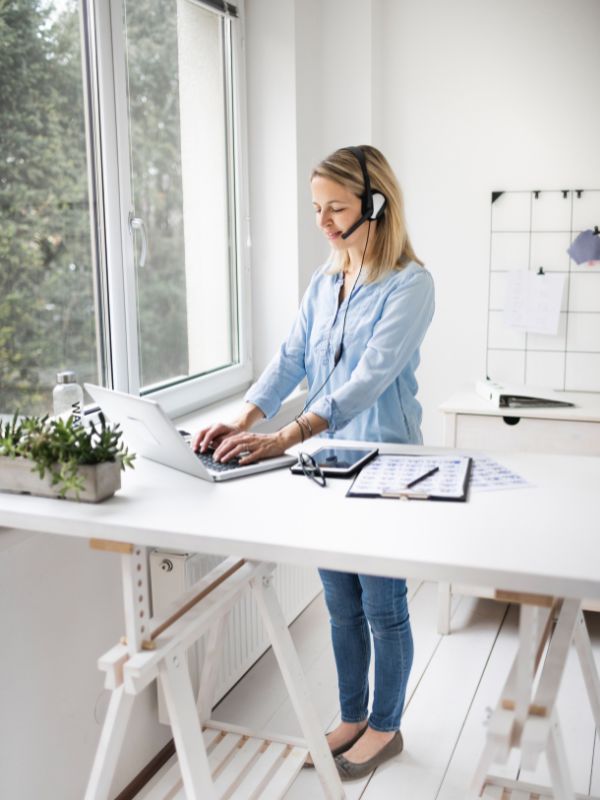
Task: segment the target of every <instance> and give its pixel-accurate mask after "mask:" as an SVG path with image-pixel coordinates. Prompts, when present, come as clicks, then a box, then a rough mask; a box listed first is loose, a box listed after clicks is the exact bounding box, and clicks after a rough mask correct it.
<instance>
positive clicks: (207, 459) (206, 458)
mask: <svg viewBox="0 0 600 800" xmlns="http://www.w3.org/2000/svg"><path fill="white" fill-rule="evenodd" d="M179 433H180V434H181V435H182V436H183V438H184V440H185V441H186V442H187V444H189V445H190V447H191V444H192V435H191V433H189V432H188V431H182V430H180V431H179ZM213 452H214V451H213V450H207V451H206V453H200V452H199V451H195V452H194V455H195V456H197V457H198V458H199V459H200V461H201V462H202V463H203V464H204V466H205V467H206V468H207V469H209V470H211V472H229V471H230V470H232V469H237V468H238V467H245V466H246V464H240V463H239V458H232V459H231V461H228V462H227V463H226V464H224V463H222V462H220V461H215V460H214V459H213V457H212V454H213Z"/></svg>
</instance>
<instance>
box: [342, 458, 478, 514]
mask: <svg viewBox="0 0 600 800" xmlns="http://www.w3.org/2000/svg"><path fill="white" fill-rule="evenodd" d="M470 471H471V459H470V458H469V457H468V456H458V455H450V456H448V455H439V456H437V455H382V454H379V455H378V456H377V457H376V458H374V459H373V461H371V462H369V463H368V464H367V465H366V467H363V469H362V470H361V471H360V473H359V474H358V475H357V476H356V478H355V479H354V482H353V483H352V486H351V487H350V489H349V490H348V492H347V493H346V496H347V497H388V498H397V499H406V500H457V501H463V502H464V501H465V500H466V499H467V490H468V485H469V474H470ZM426 475H429V477H425V476H426Z"/></svg>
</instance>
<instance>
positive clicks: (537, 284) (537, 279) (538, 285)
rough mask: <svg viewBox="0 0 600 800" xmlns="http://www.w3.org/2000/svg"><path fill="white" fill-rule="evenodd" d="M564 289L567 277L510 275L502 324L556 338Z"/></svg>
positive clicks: (517, 272) (532, 274) (519, 271)
mask: <svg viewBox="0 0 600 800" xmlns="http://www.w3.org/2000/svg"><path fill="white" fill-rule="evenodd" d="M564 285H565V276H564V275H552V274H551V275H549V274H547V273H544V274H541V275H540V274H536V273H534V272H527V271H526V270H515V271H513V272H509V273H508V276H507V281H506V297H505V301H504V312H503V320H504V324H505V325H506V326H507V327H508V328H515V329H516V330H519V331H524V332H528V333H541V334H545V335H546V336H556V334H557V333H558V323H559V321H560V306H561V302H562V295H563V289H564Z"/></svg>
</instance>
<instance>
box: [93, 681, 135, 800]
mask: <svg viewBox="0 0 600 800" xmlns="http://www.w3.org/2000/svg"><path fill="white" fill-rule="evenodd" d="M134 700H135V696H134V695H132V694H126V692H125V687H124V686H123V684H121V686H119V687H118V689H115V690H114V691H113V693H112V695H111V698H110V703H109V705H108V712H107V714H106V719H105V721H104V725H103V726H102V733H101V734H100V741H99V742H98V748H97V750H96V755H95V757H94V764H93V766H92V772H91V774H90V778H89V781H88V785H87V789H86V792H85V800H109V796H110V795H109V792H110V786H111V783H112V779H113V777H114V774H115V769H116V766H117V761H118V758H119V753H120V752H121V747H122V746H123V742H124V740H125V733H126V730H127V723H128V722H129V715H130V713H131V709H132V708H133V701H134Z"/></svg>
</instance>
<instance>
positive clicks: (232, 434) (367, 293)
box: [194, 146, 434, 779]
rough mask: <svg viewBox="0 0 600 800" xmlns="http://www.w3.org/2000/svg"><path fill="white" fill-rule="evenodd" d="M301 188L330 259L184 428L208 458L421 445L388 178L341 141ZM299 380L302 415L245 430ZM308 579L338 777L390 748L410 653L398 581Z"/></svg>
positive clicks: (413, 327)
mask: <svg viewBox="0 0 600 800" xmlns="http://www.w3.org/2000/svg"><path fill="white" fill-rule="evenodd" d="M311 190H312V198H313V205H314V209H315V214H316V220H317V225H318V226H319V228H320V229H321V230H322V231H323V233H324V235H325V236H326V237H327V239H328V241H329V243H330V246H331V257H330V259H329V261H328V263H327V264H326V265H325V267H324V268H320V269H318V270H317V271H316V272H315V274H314V275H313V278H312V280H311V283H310V285H309V287H308V289H307V291H306V293H305V295H304V298H303V300H302V305H301V307H300V311H299V313H298V316H297V318H296V321H295V323H294V325H293V327H292V330H291V333H290V335H289V336H288V338H287V340H286V341H285V342H284V343H283V344H282V346H281V348H280V349H279V352H278V353H277V354H276V355H275V357H274V358H273V360H272V361H271V363H270V364H269V366H268V367H267V368H266V370H265V371H264V372H263V374H262V375H261V377H260V378H259V380H258V381H257V382H256V383H255V384H254V385H253V386H252V387H251V388H250V390H249V391H248V393H247V394H246V397H245V401H246V404H245V407H244V409H243V411H242V413H241V414H240V415H239V417H238V418H237V419H236V420H235V421H234V422H232V423H231V424H222V423H219V424H216V425H212V426H211V427H209V428H205V429H204V430H201V431H199V432H198V433H197V434H196V435H195V437H194V447H195V449H200V450H201V451H203V452H204V451H205V450H206V449H207V448H208V447H209V446H214V447H216V450H215V452H214V458H216V459H217V460H222V461H228V460H229V459H231V458H234V457H240V461H241V463H251V462H253V461H256V460H258V459H261V458H267V457H271V456H275V455H280V454H281V453H283V452H284V451H285V450H286V449H288V448H289V447H291V446H292V445H295V444H298V443H299V442H302V441H304V440H305V439H306V438H308V437H311V436H314V435H317V434H322V433H324V432H325V431H327V435H328V436H329V437H330V438H335V439H358V440H363V441H381V442H404V443H411V444H420V443H421V441H422V438H421V432H420V422H421V407H420V405H419V403H418V402H417V400H416V397H415V395H416V392H417V382H416V380H415V370H416V368H417V366H418V363H419V346H420V344H421V341H422V339H423V336H424V335H425V332H426V330H427V328H428V326H429V323H430V322H431V318H432V315H433V305H434V299H433V298H434V294H433V282H432V279H431V276H430V274H429V273H428V272H427V271H426V270H425V269H424V267H423V265H422V264H421V262H420V261H419V260H418V259H417V258H416V257H415V254H414V252H413V250H412V246H411V244H410V241H409V238H408V235H407V233H406V226H405V221H404V211H403V205H402V196H401V192H400V188H399V186H398V184H397V181H396V179H395V176H394V174H393V172H392V170H391V168H390V166H389V164H388V162H387V161H386V159H385V158H384V156H383V155H382V154H381V153H380V152H379V151H378V150H377V149H375V148H374V147H369V146H363V147H360V148H358V147H349V148H342V149H340V150H337V151H336V152H335V153H333V154H332V155H330V156H329V157H328V158H326V159H325V160H324V161H322V162H321V163H320V164H319V165H318V166H317V167H316V168H315V169H314V170H313V173H312V176H311ZM304 377H306V378H307V381H308V394H307V398H308V399H307V402H306V405H305V408H304V410H303V412H302V414H300V416H298V417H297V418H296V419H295V420H294V421H292V422H291V423H290V424H289V425H286V426H285V427H283V428H282V429H281V430H279V431H278V432H277V433H272V434H258V433H251V432H250V431H251V428H252V426H253V425H254V424H255V423H256V422H257V421H258V420H259V419H262V418H263V417H272V416H273V415H274V414H275V413H277V411H278V410H279V407H280V405H281V402H282V401H283V399H284V398H285V397H286V396H287V395H288V394H289V393H290V392H291V391H292V390H293V389H294V388H295V387H296V386H297V385H298V383H299V382H300V381H301V380H302V379H303V378H304ZM320 575H321V579H322V582H323V587H324V590H325V600H326V603H327V607H328V610H329V613H330V617H331V630H332V641H333V649H334V654H335V660H336V666H337V672H338V684H339V697H340V707H341V722H340V724H339V725H338V726H337V727H336V728H335V730H333V731H331V732H330V733H329V734H328V742H329V745H330V747H331V750H332V752H333V754H334V755H335V756H336V764H337V767H338V771H339V772H340V775H341V777H342V778H343V779H351V778H358V777H362V776H363V775H366V774H368V773H369V772H371V771H372V770H373V769H374V768H375V767H376V766H377V765H378V764H380V763H382V762H383V761H385V760H387V759H388V758H391V757H392V756H394V755H396V754H397V753H399V752H400V751H401V750H402V737H401V735H400V730H399V728H400V719H401V716H402V709H403V705H404V696H405V692H406V684H407V681H408V675H409V672H410V668H411V665H412V656H413V645H412V635H411V630H410V622H409V616H408V607H407V601H406V583H405V581H404V580H398V579H390V578H379V577H372V576H368V575H355V574H348V573H340V572H333V571H331V570H320ZM369 627H370V629H371V633H372V636H373V642H374V650H375V691H374V697H373V704H372V709H371V713H370V715H369V714H368V701H369V684H368V671H369V662H370V655H371V645H370V636H369Z"/></svg>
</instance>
